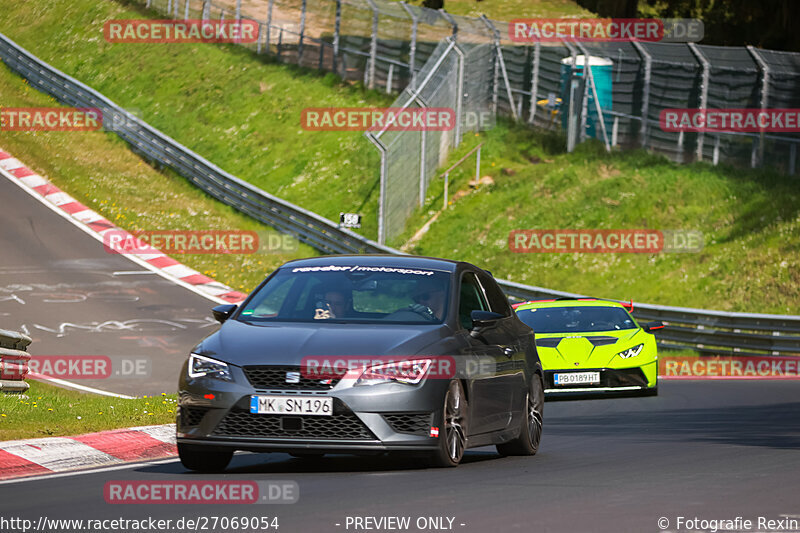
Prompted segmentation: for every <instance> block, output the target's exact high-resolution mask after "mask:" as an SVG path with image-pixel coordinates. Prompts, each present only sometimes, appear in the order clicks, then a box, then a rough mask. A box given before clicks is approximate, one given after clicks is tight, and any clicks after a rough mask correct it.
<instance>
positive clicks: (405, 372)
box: [356, 359, 431, 385]
mask: <svg viewBox="0 0 800 533" xmlns="http://www.w3.org/2000/svg"><path fill="white" fill-rule="evenodd" d="M430 367H431V360H430V359H408V360H405V361H395V362H391V363H384V364H381V365H372V366H368V367H366V368H365V369H364V371H363V372H362V373H361V375H360V376H359V378H358V380H357V381H356V385H377V384H378V383H392V382H393V383H405V384H407V385H416V384H417V383H419V382H420V381H422V378H424V377H425V374H427V373H428V369H429V368H430Z"/></svg>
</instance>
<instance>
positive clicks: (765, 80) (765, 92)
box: [747, 45, 769, 168]
mask: <svg viewBox="0 0 800 533" xmlns="http://www.w3.org/2000/svg"><path fill="white" fill-rule="evenodd" d="M747 51H748V52H750V55H751V56H752V57H753V60H754V61H755V62H756V63H757V64H758V70H759V71H760V72H761V98H760V100H761V110H762V111H763V110H765V109H766V108H767V102H768V101H769V65H768V64H767V62H766V60H765V59H764V58H763V57H762V55H761V54H760V53H758V50H756V48H755V47H754V46H752V45H748V46H747ZM764 141H765V139H764V130H763V129H762V130H761V131H760V133H759V136H758V165H759V166H761V165H763V164H764ZM750 166H751V167H753V168H755V167H756V161H754V160H753V158H752V157H751V158H750Z"/></svg>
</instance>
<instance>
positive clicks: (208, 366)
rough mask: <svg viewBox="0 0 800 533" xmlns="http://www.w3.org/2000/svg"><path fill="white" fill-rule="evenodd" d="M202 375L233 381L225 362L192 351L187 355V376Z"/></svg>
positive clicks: (196, 376) (197, 376)
mask: <svg viewBox="0 0 800 533" xmlns="http://www.w3.org/2000/svg"><path fill="white" fill-rule="evenodd" d="M203 376H207V377H210V378H216V379H223V380H225V381H233V376H232V375H231V371H230V369H229V368H228V364H227V363H223V362H222V361H217V360H216V359H211V358H210V357H205V356H204V355H197V354H196V353H193V354H191V355H190V356H189V377H190V378H199V377H203Z"/></svg>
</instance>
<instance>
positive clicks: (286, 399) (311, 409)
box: [250, 396, 333, 416]
mask: <svg viewBox="0 0 800 533" xmlns="http://www.w3.org/2000/svg"><path fill="white" fill-rule="evenodd" d="M250 412H251V413H253V414H259V415H314V416H331V415H333V398H293V397H290V396H250Z"/></svg>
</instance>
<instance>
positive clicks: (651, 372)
mask: <svg viewBox="0 0 800 533" xmlns="http://www.w3.org/2000/svg"><path fill="white" fill-rule="evenodd" d="M514 307H515V309H516V312H517V315H518V316H519V318H520V319H521V320H522V321H523V322H525V323H526V324H527V325H528V326H530V327H531V328H532V329H533V331H534V333H535V335H536V348H537V350H538V352H539V358H540V359H541V361H542V367H543V369H544V387H545V395H546V396H548V397H551V398H553V397H556V396H586V395H589V396H593V395H607V394H610V395H640V394H641V395H648V396H649V395H656V394H658V381H657V379H658V354H657V352H656V339H655V337H654V336H653V334H652V333H650V332H651V331H652V330H655V329H660V328H662V327H664V325H663V324H662V323H661V322H649V323H647V324H643V325H641V326H640V325H639V324H638V323H637V322H636V320H635V319H634V318H633V316H631V314H630V311H629V309H628V308H626V307H627V306H625V305H622V304H620V303H618V302H614V301H607V300H598V299H595V298H580V299H567V298H563V299H556V300H537V301H529V302H524V303H521V304H516V305H515V306H514ZM629 307H630V308H632V307H633V304H631V305H630V306H629Z"/></svg>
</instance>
